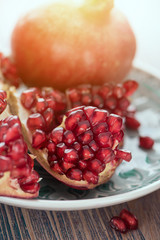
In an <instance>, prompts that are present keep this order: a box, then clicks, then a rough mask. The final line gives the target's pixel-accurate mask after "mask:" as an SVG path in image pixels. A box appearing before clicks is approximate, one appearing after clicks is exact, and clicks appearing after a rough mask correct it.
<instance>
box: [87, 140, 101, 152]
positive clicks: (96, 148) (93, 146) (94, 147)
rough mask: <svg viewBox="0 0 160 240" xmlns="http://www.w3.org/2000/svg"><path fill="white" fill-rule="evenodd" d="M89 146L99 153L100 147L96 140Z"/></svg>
mask: <svg viewBox="0 0 160 240" xmlns="http://www.w3.org/2000/svg"><path fill="white" fill-rule="evenodd" d="M89 146H90V148H91V149H92V150H93V151H94V152H97V151H98V149H99V146H98V145H97V144H96V142H95V141H94V140H92V141H91V142H90V143H89Z"/></svg>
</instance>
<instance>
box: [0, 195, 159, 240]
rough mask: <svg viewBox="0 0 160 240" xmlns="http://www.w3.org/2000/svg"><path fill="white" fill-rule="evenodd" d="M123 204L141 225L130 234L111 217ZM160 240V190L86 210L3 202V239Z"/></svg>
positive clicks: (0, 233) (0, 229) (0, 231)
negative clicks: (113, 225) (115, 225)
mask: <svg viewBox="0 0 160 240" xmlns="http://www.w3.org/2000/svg"><path fill="white" fill-rule="evenodd" d="M123 208H127V209H128V210H130V211H131V212H132V213H134V214H135V215H136V216H137V218H138V220H139V228H138V230H135V231H130V232H128V233H126V234H121V233H119V232H116V231H115V230H113V229H111V228H110V226H109V219H110V218H111V217H112V216H115V215H118V214H119V213H120V211H121V210H122V209H123ZM12 239H14V240H21V239H22V240H23V239H24V240H34V239H35V240H52V239H53V240H92V239H93V240H100V239H102V240H103V239H104V240H107V239H109V240H117V239H118V240H119V239H122V240H123V239H124V240H130V239H131V240H139V239H146V240H160V190H158V191H156V192H154V193H151V194H149V195H147V196H145V197H143V198H139V199H137V200H134V201H130V202H128V203H123V204H119V205H116V206H112V207H106V208H100V209H93V210H84V211H70V212H69V211H68V212H67V211H66V212H60V211H57V212H54V211H38V210H31V209H23V208H17V207H12V206H7V205H4V204H0V240H12Z"/></svg>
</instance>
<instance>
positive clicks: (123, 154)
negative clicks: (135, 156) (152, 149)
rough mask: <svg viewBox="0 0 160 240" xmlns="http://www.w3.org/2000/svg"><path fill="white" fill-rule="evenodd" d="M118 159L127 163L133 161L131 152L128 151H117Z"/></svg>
mask: <svg viewBox="0 0 160 240" xmlns="http://www.w3.org/2000/svg"><path fill="white" fill-rule="evenodd" d="M116 157H117V158H120V159H123V160H125V161H127V162H129V161H131V159H132V155H131V152H129V151H126V150H119V149H117V150H116Z"/></svg>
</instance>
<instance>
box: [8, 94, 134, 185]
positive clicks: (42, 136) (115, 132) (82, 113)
mask: <svg viewBox="0 0 160 240" xmlns="http://www.w3.org/2000/svg"><path fill="white" fill-rule="evenodd" d="M11 95H12V101H13V102H14V106H12V107H13V108H14V109H17V110H18V112H17V114H18V115H19V117H20V119H21V122H22V123H23V128H24V133H25V139H26V141H27V143H28V146H29V149H30V151H31V152H32V153H33V154H34V155H36V156H37V160H38V161H39V162H40V164H41V165H42V166H43V167H44V168H45V169H46V170H47V171H48V172H49V173H50V174H52V175H53V176H54V177H55V178H57V179H58V180H60V181H62V182H63V183H65V184H67V185H69V186H72V187H74V188H78V189H91V188H94V187H96V186H97V185H100V184H102V183H104V182H106V181H107V180H108V179H110V177H111V176H112V175H113V173H114V171H115V169H116V167H117V166H118V165H119V164H120V163H121V162H122V160H126V161H130V160H131V153H130V152H127V151H124V150H120V149H118V145H119V143H120V142H121V141H122V139H123V131H122V126H123V124H122V118H121V117H120V116H118V115H114V114H109V112H108V111H106V110H102V109H98V108H96V107H92V106H86V107H85V106H81V107H77V108H74V109H71V110H69V111H68V112H67V113H66V115H65V116H64V118H63V121H62V124H61V125H60V126H58V127H56V128H53V129H52V130H51V131H49V132H48V131H46V130H45V126H46V124H45V125H44V122H43V120H42V119H43V118H42V116H43V113H42V114H40V113H34V114H31V115H30V111H28V110H26V109H25V108H24V107H23V105H22V104H21V102H22V97H21V99H18V98H17V97H15V95H14V92H10V96H11ZM13 99H14V100H13ZM32 104H33V103H32ZM32 104H31V109H32V106H33V105H32ZM34 104H35V103H34ZM17 106H18V107H17ZM33 115H34V116H33ZM24 116H25V117H24ZM31 116H32V117H31ZM32 119H34V121H32ZM33 123H34V124H33ZM120 136H121V137H120Z"/></svg>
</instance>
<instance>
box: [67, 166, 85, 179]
mask: <svg viewBox="0 0 160 240" xmlns="http://www.w3.org/2000/svg"><path fill="white" fill-rule="evenodd" d="M66 175H67V177H68V178H70V179H73V180H76V181H81V180H82V171H81V170H80V169H78V168H71V169H69V170H68V171H67V174H66Z"/></svg>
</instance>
